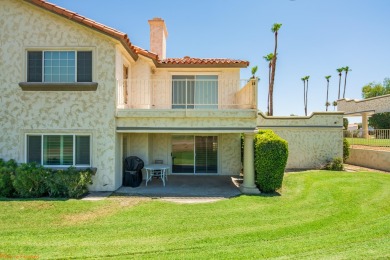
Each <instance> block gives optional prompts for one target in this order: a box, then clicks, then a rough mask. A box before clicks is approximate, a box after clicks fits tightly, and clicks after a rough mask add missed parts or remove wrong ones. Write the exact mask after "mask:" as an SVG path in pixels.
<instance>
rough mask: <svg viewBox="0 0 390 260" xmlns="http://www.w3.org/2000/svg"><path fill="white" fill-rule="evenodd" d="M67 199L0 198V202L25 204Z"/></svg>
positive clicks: (64, 199)
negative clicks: (27, 202)
mask: <svg viewBox="0 0 390 260" xmlns="http://www.w3.org/2000/svg"><path fill="white" fill-rule="evenodd" d="M67 200H69V198H50V197H40V198H4V197H0V202H10V201H15V202H18V201H19V202H25V201H67Z"/></svg>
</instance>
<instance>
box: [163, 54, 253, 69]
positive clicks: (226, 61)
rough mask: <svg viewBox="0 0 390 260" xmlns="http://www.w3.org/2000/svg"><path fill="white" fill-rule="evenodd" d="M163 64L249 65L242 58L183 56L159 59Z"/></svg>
mask: <svg viewBox="0 0 390 260" xmlns="http://www.w3.org/2000/svg"><path fill="white" fill-rule="evenodd" d="M160 63H161V64H164V65H202V66H207V65H210V66H213V67H215V66H222V67H225V66H228V67H247V66H249V62H248V61H244V60H233V59H226V58H221V59H215V58H191V57H188V56H185V57H183V58H167V59H165V60H162V61H160Z"/></svg>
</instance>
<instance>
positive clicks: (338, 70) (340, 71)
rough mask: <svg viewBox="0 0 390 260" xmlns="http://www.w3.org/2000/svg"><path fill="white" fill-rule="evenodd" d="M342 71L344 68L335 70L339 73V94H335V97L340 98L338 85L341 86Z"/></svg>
mask: <svg viewBox="0 0 390 260" xmlns="http://www.w3.org/2000/svg"><path fill="white" fill-rule="evenodd" d="M343 71H344V68H338V69H337V72H338V73H339V95H338V96H337V99H340V86H341V75H342V73H343Z"/></svg>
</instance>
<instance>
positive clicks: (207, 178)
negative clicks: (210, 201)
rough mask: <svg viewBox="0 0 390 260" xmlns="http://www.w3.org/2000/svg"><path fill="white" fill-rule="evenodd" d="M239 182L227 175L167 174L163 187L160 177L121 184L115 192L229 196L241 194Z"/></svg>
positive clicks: (171, 195)
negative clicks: (136, 185) (136, 182)
mask: <svg viewBox="0 0 390 260" xmlns="http://www.w3.org/2000/svg"><path fill="white" fill-rule="evenodd" d="M239 183H240V179H238V178H236V177H232V176H227V175H222V176H215V175H203V176H202V175H169V176H168V181H167V182H166V185H165V187H164V186H163V184H162V181H161V180H160V179H153V180H152V181H150V182H148V186H145V180H144V181H142V183H141V185H140V186H139V187H135V188H132V187H124V186H123V187H120V188H119V189H118V190H116V191H115V193H116V194H125V195H129V196H145V197H158V198H170V197H197V198H231V197H235V196H239V195H241V191H240V190H239V188H238V185H239Z"/></svg>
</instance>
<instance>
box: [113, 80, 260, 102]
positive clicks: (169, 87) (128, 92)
mask: <svg viewBox="0 0 390 260" xmlns="http://www.w3.org/2000/svg"><path fill="white" fill-rule="evenodd" d="M117 107H118V109H257V80H256V81H255V80H219V79H216V80H212V79H211V80H189V79H184V80H183V79H174V80H158V79H157V80H156V79H155V80H139V79H135V80H134V79H128V80H118V81H117Z"/></svg>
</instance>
